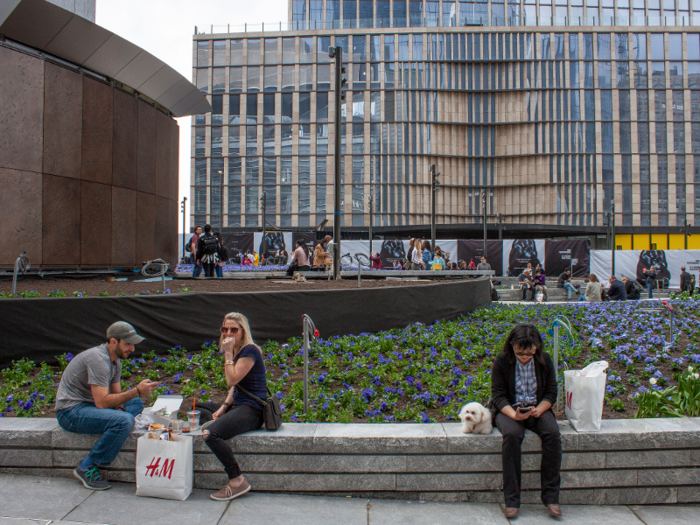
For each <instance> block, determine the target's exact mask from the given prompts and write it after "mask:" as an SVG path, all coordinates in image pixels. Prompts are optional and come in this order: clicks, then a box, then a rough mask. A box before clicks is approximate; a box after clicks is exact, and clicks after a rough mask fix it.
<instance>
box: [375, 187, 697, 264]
mask: <svg viewBox="0 0 700 525" xmlns="http://www.w3.org/2000/svg"><path fill="white" fill-rule="evenodd" d="M368 204H369V256H370V257H372V222H373V221H372V219H373V218H374V217H373V215H374V210H373V208H374V188H372V186H370V187H369V203H368ZM686 247H687V246H686Z"/></svg>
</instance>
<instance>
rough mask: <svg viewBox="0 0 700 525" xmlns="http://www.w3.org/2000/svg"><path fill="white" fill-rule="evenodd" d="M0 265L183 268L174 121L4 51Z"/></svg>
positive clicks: (76, 76)
mask: <svg viewBox="0 0 700 525" xmlns="http://www.w3.org/2000/svg"><path fill="white" fill-rule="evenodd" d="M0 71H2V72H3V74H2V75H0V108H1V109H0V187H1V188H2V191H1V192H0V210H2V216H3V219H2V223H1V225H0V266H11V265H12V264H13V263H14V261H15V259H16V258H17V256H18V255H19V253H20V252H21V251H26V252H27V254H28V256H29V258H30V261H31V263H32V266H34V267H39V266H43V267H64V268H68V267H77V266H83V267H120V268H121V267H138V266H140V265H141V263H142V262H143V261H144V260H147V259H153V258H156V257H159V258H163V259H165V260H166V261H168V262H171V263H173V264H174V263H176V262H177V259H178V257H177V242H176V241H177V213H178V203H177V192H173V191H172V188H177V184H178V182H177V181H178V164H177V149H178V140H177V137H178V136H179V128H178V125H177V123H176V122H175V120H173V119H171V118H170V117H169V116H167V115H165V114H164V113H163V112H161V111H159V110H157V109H156V108H155V107H153V106H151V105H149V104H148V103H146V102H145V101H143V100H141V99H139V98H137V97H136V96H135V95H133V94H130V93H127V92H125V91H122V90H120V89H118V88H117V87H115V86H113V85H111V84H107V83H104V82H102V81H100V80H98V79H95V78H91V77H90V76H88V75H85V74H84V73H83V72H81V71H80V70H79V69H77V68H76V69H68V68H66V67H62V66H60V65H57V64H55V63H53V62H50V61H48V60H45V59H43V58H40V57H37V56H32V55H29V54H26V53H23V52H20V51H18V50H16V49H13V48H10V47H5V46H0Z"/></svg>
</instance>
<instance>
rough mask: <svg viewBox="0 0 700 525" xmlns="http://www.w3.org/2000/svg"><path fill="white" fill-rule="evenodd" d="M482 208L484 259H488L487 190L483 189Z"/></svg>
mask: <svg viewBox="0 0 700 525" xmlns="http://www.w3.org/2000/svg"><path fill="white" fill-rule="evenodd" d="M481 207H482V209H483V212H484V257H487V252H486V239H487V232H486V188H482V189H481Z"/></svg>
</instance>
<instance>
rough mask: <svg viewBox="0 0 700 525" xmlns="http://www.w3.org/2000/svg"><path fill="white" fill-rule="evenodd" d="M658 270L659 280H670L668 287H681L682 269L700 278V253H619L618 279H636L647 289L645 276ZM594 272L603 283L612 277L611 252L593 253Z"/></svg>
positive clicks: (617, 261) (617, 259) (688, 251)
mask: <svg viewBox="0 0 700 525" xmlns="http://www.w3.org/2000/svg"><path fill="white" fill-rule="evenodd" d="M652 265H653V266H654V267H655V268H656V280H658V281H661V280H668V282H669V287H671V288H680V285H681V267H682V266H685V270H686V271H687V272H688V273H691V274H693V275H695V281H696V282H699V279H700V275H699V272H700V250H616V251H615V276H616V277H617V278H618V279H621V278H622V277H623V276H625V277H632V278H636V279H637V282H638V283H640V284H641V285H642V286H644V287H646V273H645V272H644V270H647V271H649V268H651V266H652ZM591 273H593V274H595V275H596V277H598V280H600V281H606V280H607V279H608V277H610V275H611V274H612V250H591Z"/></svg>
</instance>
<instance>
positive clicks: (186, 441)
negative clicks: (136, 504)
mask: <svg viewBox="0 0 700 525" xmlns="http://www.w3.org/2000/svg"><path fill="white" fill-rule="evenodd" d="M192 485H193V467H192V437H191V436H180V435H178V434H173V435H172V440H171V441H164V440H162V439H151V438H149V437H148V432H147V433H145V434H144V435H143V436H142V437H140V438H139V439H138V440H137V441H136V495H137V496H150V497H152V498H164V499H176V500H180V501H185V500H186V499H187V497H188V496H189V495H190V493H191V492H192Z"/></svg>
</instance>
